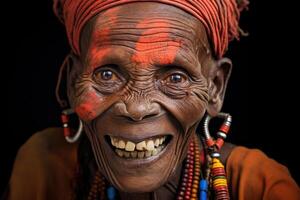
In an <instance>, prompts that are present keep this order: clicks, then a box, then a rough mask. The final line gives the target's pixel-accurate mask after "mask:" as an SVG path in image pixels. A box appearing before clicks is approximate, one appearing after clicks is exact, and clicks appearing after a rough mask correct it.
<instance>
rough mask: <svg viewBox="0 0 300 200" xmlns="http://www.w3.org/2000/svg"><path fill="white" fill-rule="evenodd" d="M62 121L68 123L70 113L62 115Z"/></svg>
mask: <svg viewBox="0 0 300 200" xmlns="http://www.w3.org/2000/svg"><path fill="white" fill-rule="evenodd" d="M61 121H62V123H68V122H69V116H68V115H61Z"/></svg>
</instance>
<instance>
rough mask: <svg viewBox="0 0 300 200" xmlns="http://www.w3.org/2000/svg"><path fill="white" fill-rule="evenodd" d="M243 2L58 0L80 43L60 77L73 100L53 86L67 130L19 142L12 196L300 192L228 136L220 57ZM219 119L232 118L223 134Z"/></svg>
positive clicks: (274, 195)
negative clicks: (214, 123) (215, 121)
mask: <svg viewBox="0 0 300 200" xmlns="http://www.w3.org/2000/svg"><path fill="white" fill-rule="evenodd" d="M245 5H246V2H245V1H241V2H235V1H234V0H155V1H149V0H94V1H91V0H55V1H54V11H55V13H56V15H57V16H58V17H59V19H60V20H61V21H62V22H63V23H64V24H65V26H66V32H67V35H68V39H69V43H70V46H71V48H72V52H71V53H70V55H69V56H67V58H66V60H65V62H64V64H63V65H62V68H61V74H60V77H59V79H62V78H64V76H63V75H64V74H66V75H67V76H66V80H67V85H68V87H67V91H66V94H67V96H68V103H66V102H65V101H63V100H62V99H61V98H60V94H59V93H60V92H58V94H57V96H58V100H59V102H60V103H61V105H62V107H63V109H64V110H63V114H62V121H63V128H62V129H60V128H50V129H46V130H44V131H42V132H40V133H38V134H35V135H34V136H33V137H32V138H31V139H29V141H28V142H27V143H26V144H24V145H23V147H22V148H21V149H20V151H19V153H18V156H17V158H16V161H15V165H14V169H13V173H12V177H11V180H10V184H9V192H8V195H7V198H8V199H12V200H18V199H22V200H27V199H30V200H32V199H55V200H59V199H64V200H67V199H89V200H90V199H166V200H167V199H201V200H204V199H229V198H232V199H252V200H253V199H290V200H293V199H295V200H296V199H300V192H299V188H298V186H297V184H296V183H295V182H294V181H293V180H292V178H291V177H290V175H289V172H288V170H287V169H286V168H285V167H284V166H282V165H280V164H278V163H276V162H275V161H274V160H272V159H269V158H268V157H267V156H266V155H264V154H263V153H262V152H260V151H259V150H250V149H247V148H244V147H237V146H234V145H230V144H227V143H225V144H224V141H223V140H224V139H225V138H226V134H227V133H228V131H229V128H230V124H231V120H232V119H231V116H230V115H229V114H226V113H220V110H221V107H222V103H223V98H224V94H225V89H226V84H227V81H228V78H229V76H230V72H231V61H230V60H229V59H227V58H223V55H224V53H225V52H226V49H227V46H228V42H229V41H230V40H232V39H234V38H238V34H239V31H238V30H239V29H238V19H239V11H240V10H241V8H242V7H244V6H245ZM59 88H60V84H58V90H59ZM73 113H75V114H76V115H77V116H78V118H79V128H78V129H77V130H75V131H73V130H71V129H70V125H69V115H71V114H73ZM213 117H218V118H221V119H223V120H224V122H223V124H222V125H221V127H220V128H218V131H217V133H216V134H215V133H210V129H209V121H210V119H211V118H213ZM199 126H203V129H202V128H198V127H199ZM74 128H75V127H74ZM65 139H66V140H67V142H66V141H65ZM68 142H69V143H68ZM70 143H72V144H70Z"/></svg>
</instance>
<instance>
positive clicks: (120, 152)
mask: <svg viewBox="0 0 300 200" xmlns="http://www.w3.org/2000/svg"><path fill="white" fill-rule="evenodd" d="M116 153H117V154H118V155H119V156H120V157H123V151H122V150H120V149H116Z"/></svg>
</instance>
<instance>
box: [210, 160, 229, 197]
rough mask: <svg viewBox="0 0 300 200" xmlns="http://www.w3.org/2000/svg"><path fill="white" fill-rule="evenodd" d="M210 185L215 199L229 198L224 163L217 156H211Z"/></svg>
mask: <svg viewBox="0 0 300 200" xmlns="http://www.w3.org/2000/svg"><path fill="white" fill-rule="evenodd" d="M211 174H212V185H213V189H214V192H215V199H216V200H229V192H228V185H227V179H226V173H225V169H224V165H223V164H222V163H221V161H220V160H219V159H218V158H212V169H211Z"/></svg>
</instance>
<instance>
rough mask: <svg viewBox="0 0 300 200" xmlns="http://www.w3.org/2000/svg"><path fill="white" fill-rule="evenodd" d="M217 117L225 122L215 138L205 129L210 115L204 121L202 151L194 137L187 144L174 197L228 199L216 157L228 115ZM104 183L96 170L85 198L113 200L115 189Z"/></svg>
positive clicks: (227, 129) (193, 199)
mask: <svg viewBox="0 0 300 200" xmlns="http://www.w3.org/2000/svg"><path fill="white" fill-rule="evenodd" d="M218 117H221V118H224V119H225V121H224V123H223V124H222V126H221V128H220V129H219V131H218V133H217V137H218V138H217V139H216V140H214V139H212V137H211V136H210V134H209V132H208V123H209V121H210V118H209V117H207V118H206V120H205V122H204V133H205V137H204V138H201V139H202V140H201V141H202V145H203V147H204V150H203V151H200V142H199V139H198V137H197V136H195V137H194V138H193V140H192V141H191V143H190V144H189V148H188V152H187V157H186V160H185V162H184V168H183V172H182V176H181V182H180V184H179V191H178V193H177V197H176V199H177V200H197V199H199V200H207V199H215V200H229V199H230V197H229V192H228V184H227V179H226V173H225V169H224V165H223V164H222V163H221V161H220V159H219V158H220V153H219V150H220V149H221V147H222V146H223V143H224V139H225V138H226V135H227V133H228V131H229V128H230V125H231V116H230V115H228V114H224V113H220V114H219V115H218ZM204 155H206V157H205V156H204ZM201 168H202V169H201ZM203 171H204V172H205V173H203ZM107 185H108V184H107V182H106V180H105V178H104V177H103V176H102V175H101V173H100V172H99V171H98V172H97V173H96V175H95V177H94V180H93V183H92V186H91V189H90V192H89V195H88V200H102V199H108V200H116V199H117V190H116V189H115V188H114V187H113V186H108V187H107Z"/></svg>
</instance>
